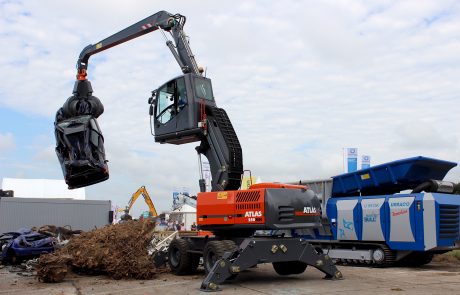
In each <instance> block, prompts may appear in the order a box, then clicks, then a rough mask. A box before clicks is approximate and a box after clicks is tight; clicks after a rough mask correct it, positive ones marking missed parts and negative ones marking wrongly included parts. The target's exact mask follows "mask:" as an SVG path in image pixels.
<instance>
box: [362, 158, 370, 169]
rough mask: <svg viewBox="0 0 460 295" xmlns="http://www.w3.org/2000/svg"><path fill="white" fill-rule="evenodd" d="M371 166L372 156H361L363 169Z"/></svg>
mask: <svg viewBox="0 0 460 295" xmlns="http://www.w3.org/2000/svg"><path fill="white" fill-rule="evenodd" d="M369 167H371V156H368V155H363V156H362V157H361V169H366V168H369Z"/></svg>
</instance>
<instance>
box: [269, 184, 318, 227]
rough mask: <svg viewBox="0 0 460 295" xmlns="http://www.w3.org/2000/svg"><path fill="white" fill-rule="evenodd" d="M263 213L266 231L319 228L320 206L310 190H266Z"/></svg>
mask: <svg viewBox="0 0 460 295" xmlns="http://www.w3.org/2000/svg"><path fill="white" fill-rule="evenodd" d="M265 213H266V215H265V218H266V219H265V220H266V223H265V224H266V227H267V228H268V229H306V228H320V227H321V204H320V201H319V199H318V197H317V196H316V194H315V193H314V192H313V191H312V190H302V189H290V188H270V189H266V190H265Z"/></svg>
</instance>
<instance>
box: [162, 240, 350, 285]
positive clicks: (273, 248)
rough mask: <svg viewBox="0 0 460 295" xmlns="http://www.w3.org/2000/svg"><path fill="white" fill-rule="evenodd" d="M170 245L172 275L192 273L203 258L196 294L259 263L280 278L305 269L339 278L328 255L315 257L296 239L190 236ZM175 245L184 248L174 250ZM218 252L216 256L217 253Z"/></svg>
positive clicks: (310, 247)
mask: <svg viewBox="0 0 460 295" xmlns="http://www.w3.org/2000/svg"><path fill="white" fill-rule="evenodd" d="M238 242H239V243H238ZM173 244H174V245H172V246H171V245H170V247H169V253H168V260H169V265H170V267H171V269H172V270H173V271H174V272H176V274H190V273H193V272H194V271H195V270H196V268H197V266H198V261H199V257H200V256H203V264H204V267H205V271H206V272H207V275H206V277H205V279H204V280H203V282H202V283H201V287H200V290H201V291H205V292H213V291H219V290H220V288H219V284H221V283H223V282H225V281H226V280H228V279H231V278H233V277H235V276H236V275H238V274H239V273H240V272H242V271H244V270H247V269H248V268H251V267H254V266H256V265H257V264H260V263H273V266H274V268H275V270H276V272H277V273H278V274H280V275H290V274H300V273H303V272H304V271H305V269H306V267H307V265H311V266H313V267H315V268H317V269H318V270H320V271H322V272H323V273H325V274H326V276H325V278H327V279H341V278H342V273H341V272H340V271H339V270H338V269H337V267H336V266H335V265H334V263H333V261H332V259H331V258H330V257H329V256H328V255H326V254H322V253H318V252H317V251H316V250H315V248H314V247H313V246H312V245H310V244H309V243H308V242H306V241H304V240H301V239H299V238H291V237H289V238H284V237H275V236H267V237H249V238H240V239H238V238H236V239H234V240H219V239H218V238H216V237H208V236H207V237H200V236H194V237H181V238H178V239H176V240H175V242H174V243H173ZM176 244H177V245H182V246H184V247H176ZM237 244H239V246H236V245H237ZM179 248H180V250H179ZM210 248H212V249H214V251H215V252H216V253H213V254H214V255H210V254H209V253H210V251H209V249H210ZM219 249H220V250H219ZM177 250H179V251H177ZM222 250H223V253H220V255H221V256H220V255H219V253H217V252H219V251H222ZM180 251H182V252H180ZM184 251H185V252H186V253H184ZM216 256H217V257H216ZM218 256H220V257H218ZM213 258H214V259H215V260H216V261H215V262H214V260H213ZM178 259H179V260H178ZM180 259H183V261H180ZM184 262H185V263H184ZM180 263H182V265H180V269H179V268H178V266H179V264H180ZM210 263H211V264H210ZM211 265H212V266H211ZM210 266H211V267H210ZM209 268H210V269H209Z"/></svg>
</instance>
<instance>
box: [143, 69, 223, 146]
mask: <svg viewBox="0 0 460 295" xmlns="http://www.w3.org/2000/svg"><path fill="white" fill-rule="evenodd" d="M149 104H150V116H151V124H152V126H151V127H152V129H154V130H155V141H156V142H160V143H170V144H184V143H189V142H194V141H199V140H201V138H202V135H203V131H204V130H205V128H203V127H204V126H205V124H206V123H205V119H206V111H205V109H206V106H215V105H216V104H215V102H214V96H213V93H212V85H211V80H210V79H208V78H205V77H202V76H199V75H196V74H191V73H189V74H185V75H182V76H179V77H177V78H175V79H172V80H170V81H168V82H166V83H165V84H163V85H162V86H160V87H159V88H158V89H157V90H154V91H153V92H152V97H151V98H150V99H149Z"/></svg>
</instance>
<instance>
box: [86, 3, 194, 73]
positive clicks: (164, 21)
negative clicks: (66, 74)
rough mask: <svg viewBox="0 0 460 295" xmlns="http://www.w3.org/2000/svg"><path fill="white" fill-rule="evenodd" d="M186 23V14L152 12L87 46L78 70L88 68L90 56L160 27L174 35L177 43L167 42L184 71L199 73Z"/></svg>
mask: <svg viewBox="0 0 460 295" xmlns="http://www.w3.org/2000/svg"><path fill="white" fill-rule="evenodd" d="M184 24H185V16H183V15H180V14H174V15H173V14H171V13H169V12H166V11H159V12H157V13H155V14H152V15H151V16H149V17H147V18H145V19H143V20H141V21H139V22H137V23H135V24H133V25H131V26H129V27H127V28H126V29H123V30H121V31H120V32H118V33H115V34H113V35H111V36H109V37H107V38H105V39H104V40H101V41H99V42H97V43H96V44H91V45H88V46H86V47H85V48H84V49H83V50H82V51H81V53H80V56H79V58H78V62H77V69H78V72H79V73H82V72H85V71H86V70H87V69H88V62H89V58H90V57H91V56H92V55H94V54H96V53H98V52H101V51H104V50H107V49H109V48H112V47H114V46H116V45H119V44H122V43H124V42H127V41H129V40H132V39H134V38H137V37H140V36H143V35H145V34H148V33H150V32H153V31H156V30H158V29H162V30H164V31H170V32H171V33H172V35H173V38H174V42H175V45H173V44H172V41H167V42H166V44H167V45H168V47H169V49H170V50H171V52H172V54H173V55H174V57H175V59H176V61H177V62H178V63H179V66H180V67H181V69H182V71H183V72H184V73H189V72H193V73H195V74H199V70H198V66H197V64H196V61H195V58H194V55H193V53H192V51H191V49H190V46H189V45H188V41H187V40H186V35H185V33H184V31H183V26H184ZM83 78H84V77H82V79H83Z"/></svg>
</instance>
